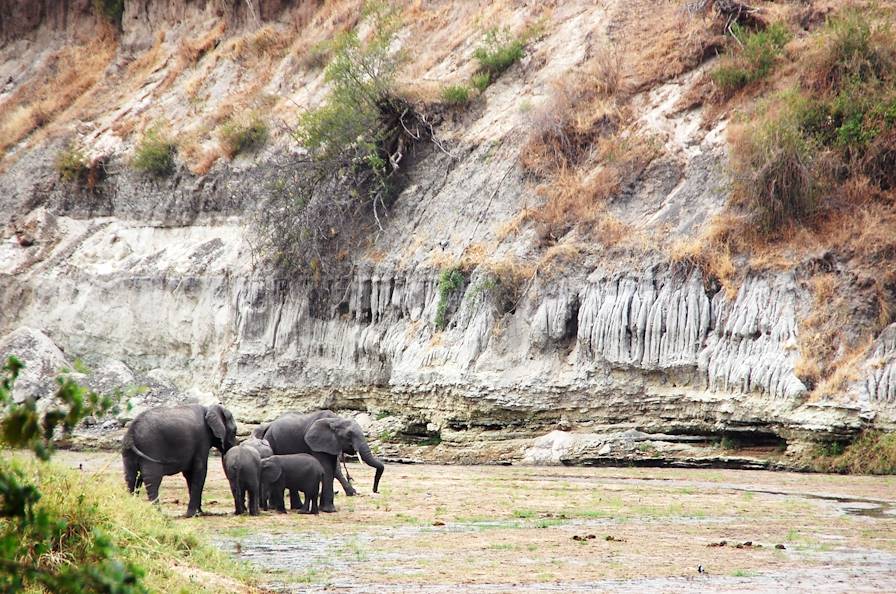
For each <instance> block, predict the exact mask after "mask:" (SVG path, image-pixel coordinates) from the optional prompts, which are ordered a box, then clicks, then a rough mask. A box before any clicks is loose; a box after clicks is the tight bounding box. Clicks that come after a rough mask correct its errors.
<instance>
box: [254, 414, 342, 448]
mask: <svg viewBox="0 0 896 594" xmlns="http://www.w3.org/2000/svg"><path fill="white" fill-rule="evenodd" d="M337 416H338V415H336V413H334V412H332V411H329V410H319V411H315V412H312V413H307V414H300V413H294V412H288V413H284V414H282V415H280V416H279V417H277V419H275V420H274V421H272V422H271V423H270V425H268V428H267V430H266V431H265V433H264V439H266V440H267V441H268V443H269V444H271V449H272V450H273V451H274V454H277V455H286V454H311V453H313V450H312V449H311V447H310V446H309V445H308V443H307V442H306V441H305V432H306V431H308V428H309V427H310V426H311V424H312V423H314V422H315V421H317V420H318V419H323V418H331V417H337Z"/></svg>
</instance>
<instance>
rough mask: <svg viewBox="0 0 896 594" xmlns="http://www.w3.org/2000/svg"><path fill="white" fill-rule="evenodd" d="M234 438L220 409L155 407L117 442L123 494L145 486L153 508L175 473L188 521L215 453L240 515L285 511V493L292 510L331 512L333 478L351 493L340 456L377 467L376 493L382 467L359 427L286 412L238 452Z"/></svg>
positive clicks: (332, 417)
mask: <svg viewBox="0 0 896 594" xmlns="http://www.w3.org/2000/svg"><path fill="white" fill-rule="evenodd" d="M236 434H237V427H236V421H234V419H233V415H232V414H231V413H230V411H229V410H227V409H226V408H224V407H223V406H221V405H219V404H215V405H211V406H202V405H199V404H192V405H186V406H175V407H158V408H152V409H149V410H146V411H144V412H142V413H140V414H139V415H137V417H136V418H135V419H134V420H133V422H132V423H131V424H130V426H129V427H128V430H127V432H126V433H125V436H124V439H123V440H122V449H121V457H122V461H123V462H124V476H125V482H126V483H127V486H128V490H129V491H130V492H131V493H133V492H134V491H135V490H136V489H138V488H139V487H140V486H141V485H145V487H146V495H147V497H148V498H149V500H150V501H158V498H159V485H160V484H161V482H162V477H165V476H170V475H174V474H179V473H180V474H183V476H184V478H185V479H186V481H187V486H188V488H189V491H190V501H189V503H188V505H187V514H186V515H187V517H191V516H194V515H196V514H197V513H201V512H202V489H203V487H204V486H205V476H206V472H207V470H208V454H209V450H211V448H213V447H214V448H216V449H217V450H218V451H219V452H221V454H222V455H223V456H224V458H223V464H224V473H225V474H226V475H227V480H228V481H229V482H230V490H231V493H233V501H234V505H235V508H236V513H237V514H242V513H244V512H246V511H247V510H248V512H249V513H250V514H251V515H257V514H258V510H259V508H261V509H268V508H269V507H272V508H273V509H275V510H277V511H280V512H285V511H286V506H285V504H284V500H283V493H284V491H289V496H290V507H291V508H292V509H298V510H299V512H300V513H313V514H316V513H318V511H323V512H334V511H336V507H335V506H334V505H333V495H334V491H333V479H334V478H335V479H337V480H338V481H339V483H340V484H341V485H342V488H343V490H344V491H345V494H346V495H349V496H351V495H354V494H355V490H354V489H353V488H352V486H351V483H350V482H349V480H348V478H347V477H346V476H344V475H343V474H342V472H341V471H340V468H339V462H340V460H341V459H342V457H343V455H344V454H349V455H356V454H357V456H358V457H359V458H360V459H361V460H363V461H364V462H365V463H366V464H367V465H368V466H371V467H373V468H375V469H376V476H375V477H374V479H373V492H374V493H376V492H377V489H378V488H379V483H380V478H381V477H382V475H383V468H384V466H383V463H382V462H381V461H380V460H379V459H377V457H376V456H374V455H373V453H372V452H371V451H370V446H369V445H368V444H367V440H366V439H365V438H364V431H363V430H362V429H361V426H360V425H358V423H357V422H355V421H353V420H351V419H343V418H341V417H339V416H338V415H336V414H335V413H333V412H331V411H329V410H319V411H316V412H312V413H307V414H300V413H294V412H288V413H284V414H283V415H281V416H280V417H278V418H277V419H275V420H274V421H272V422H270V423H267V424H264V425H261V426H259V427H258V428H256V429H255V431H254V432H253V434H252V436H251V437H249V438H248V439H245V440H243V442H242V443H241V444H239V445H237V442H236ZM299 493H302V495H303V496H304V502H303V501H302V499H301V498H300V496H299ZM247 497H248V508H247V506H246V498H247Z"/></svg>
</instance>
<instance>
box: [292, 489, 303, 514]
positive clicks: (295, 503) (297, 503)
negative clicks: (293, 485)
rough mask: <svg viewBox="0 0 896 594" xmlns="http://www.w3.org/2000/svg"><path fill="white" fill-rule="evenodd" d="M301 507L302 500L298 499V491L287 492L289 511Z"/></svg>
mask: <svg viewBox="0 0 896 594" xmlns="http://www.w3.org/2000/svg"><path fill="white" fill-rule="evenodd" d="M301 507H302V498H301V497H299V491H298V489H290V490H289V509H300V508H301Z"/></svg>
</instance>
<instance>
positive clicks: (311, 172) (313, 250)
mask: <svg viewBox="0 0 896 594" xmlns="http://www.w3.org/2000/svg"><path fill="white" fill-rule="evenodd" d="M365 15H366V17H367V18H368V19H369V21H370V23H371V25H372V30H371V32H370V34H369V36H368V37H366V38H364V39H362V38H361V37H359V34H358V32H357V31H349V32H347V33H344V34H343V35H341V36H339V37H338V38H337V39H336V40H334V42H333V44H332V46H331V49H332V60H331V62H330V64H329V66H327V69H326V71H325V76H326V79H327V81H328V82H329V83H330V85H331V92H330V95H329V96H328V97H327V100H326V101H325V103H324V104H323V105H321V106H320V107H319V108H316V109H313V110H309V111H306V112H304V113H302V114H301V115H300V118H299V124H298V127H297V128H296V130H295V137H296V139H297V141H298V142H299V143H300V144H301V145H302V146H303V147H305V148H306V149H307V150H308V152H309V155H310V159H309V161H308V162H307V163H306V165H307V167H306V169H304V170H303V171H302V172H300V173H299V174H298V175H296V176H294V177H293V178H292V179H291V180H288V181H285V182H284V183H282V184H278V187H277V188H275V189H274V191H272V207H271V208H269V209H265V212H264V213H262V215H261V218H259V220H258V225H257V228H258V230H259V233H260V235H261V245H260V248H261V250H262V252H263V253H264V255H265V256H266V257H268V258H270V259H271V260H272V261H273V262H274V263H275V264H276V265H277V266H279V267H280V268H281V269H285V270H288V271H293V272H295V271H298V270H303V269H304V270H305V271H312V272H315V273H318V272H320V270H321V268H322V267H323V266H324V264H325V263H326V264H328V265H329V264H333V263H334V262H335V261H336V260H338V259H339V254H340V253H341V252H342V251H343V250H346V249H350V248H352V247H354V242H355V240H357V239H358V238H359V237H360V236H361V234H362V233H363V232H366V231H367V228H368V221H369V220H370V218H372V219H373V222H374V224H375V225H377V226H380V225H382V219H383V217H385V215H386V214H387V211H388V207H389V204H390V202H391V200H392V198H393V196H394V191H395V184H396V181H397V179H398V171H399V167H400V164H401V162H402V159H403V158H404V157H405V155H406V153H407V152H408V151H409V150H410V149H411V147H412V145H413V144H414V143H415V142H417V141H419V140H422V139H424V138H428V137H429V135H430V134H431V131H432V130H431V127H430V126H429V125H428V124H427V123H426V122H425V121H424V119H423V118H422V116H421V115H420V114H419V113H418V112H417V111H416V110H415V109H414V107H413V106H412V105H410V104H409V103H408V102H407V101H406V100H404V99H402V98H401V97H399V96H398V95H397V93H396V92H395V75H396V72H397V68H398V66H399V64H400V63H401V62H402V60H403V54H402V53H401V52H396V51H393V49H392V48H391V43H392V40H393V38H394V35H395V32H396V30H397V28H398V25H399V23H400V21H399V17H398V13H397V12H396V11H395V10H394V9H393V8H391V7H389V6H388V5H385V4H380V3H373V2H369V3H368V4H367V6H366V8H365ZM362 213H364V214H366V215H367V216H362ZM367 217H369V218H367ZM342 258H344V255H343V256H342Z"/></svg>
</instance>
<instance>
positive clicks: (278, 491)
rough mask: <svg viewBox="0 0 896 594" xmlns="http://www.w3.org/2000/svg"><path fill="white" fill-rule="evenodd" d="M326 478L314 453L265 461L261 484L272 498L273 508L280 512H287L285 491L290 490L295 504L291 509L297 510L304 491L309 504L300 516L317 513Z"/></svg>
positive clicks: (303, 506) (286, 455)
mask: <svg viewBox="0 0 896 594" xmlns="http://www.w3.org/2000/svg"><path fill="white" fill-rule="evenodd" d="M323 479H324V467H323V466H321V463H320V462H318V460H317V458H315V457H314V456H312V455H310V454H285V455H282V456H271V457H270V458H265V459H264V460H262V461H261V482H262V484H263V485H264V487H265V490H266V491H267V493H268V495H269V496H270V499H271V505H272V506H273V507H274V509H276V510H277V511H278V512H280V513H286V505H285V504H284V502H283V491H284V489H287V490H289V497H290V500H291V502H292V504H293V505H292V506H291V507H293V508H295V507H296V505H295V504H296V503H297V502H298V497H299V491H301V492H302V494H303V495H304V496H305V501H304V504H303V505H302V509H300V510H299V513H300V514H317V513H318V507H317V504H318V496H319V495H320V485H321V482H322V481H323Z"/></svg>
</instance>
